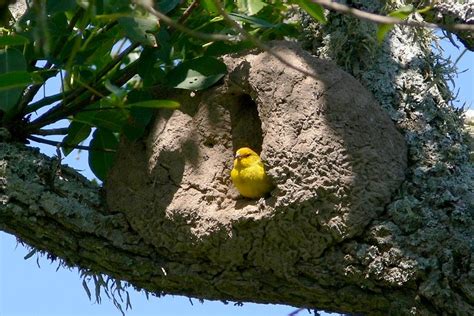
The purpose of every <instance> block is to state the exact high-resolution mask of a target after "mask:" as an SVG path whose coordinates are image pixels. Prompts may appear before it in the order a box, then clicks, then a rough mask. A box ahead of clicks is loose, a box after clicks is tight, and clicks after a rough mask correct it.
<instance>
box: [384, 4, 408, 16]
mask: <svg viewBox="0 0 474 316" xmlns="http://www.w3.org/2000/svg"><path fill="white" fill-rule="evenodd" d="M413 12H414V8H413V5H411V4H409V5H406V6H403V7H401V8H399V9H397V10H394V11H392V12H390V13H389V14H387V15H388V16H391V17H394V18H399V19H400V20H405V19H406V18H408V16H409V15H410V14H412V13H413Z"/></svg>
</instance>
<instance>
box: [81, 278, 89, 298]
mask: <svg viewBox="0 0 474 316" xmlns="http://www.w3.org/2000/svg"><path fill="white" fill-rule="evenodd" d="M82 287H83V288H84V290H85V291H86V294H87V296H88V297H89V300H91V290H89V287H88V286H87V282H86V279H83V280H82Z"/></svg>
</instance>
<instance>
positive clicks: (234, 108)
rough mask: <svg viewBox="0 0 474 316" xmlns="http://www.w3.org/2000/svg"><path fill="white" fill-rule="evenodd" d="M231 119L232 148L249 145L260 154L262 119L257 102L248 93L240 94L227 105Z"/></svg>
mask: <svg viewBox="0 0 474 316" xmlns="http://www.w3.org/2000/svg"><path fill="white" fill-rule="evenodd" d="M228 108H229V112H230V121H231V134H232V148H233V151H234V152H235V151H236V150H237V149H239V148H241V147H250V148H251V149H253V150H254V151H255V152H257V153H258V154H260V152H261V151H262V143H263V132H262V121H261V120H260V117H259V114H258V107H257V104H255V102H254V101H253V100H252V97H251V96H250V95H248V94H240V95H238V96H236V97H235V98H234V99H233V102H230V103H229V105H228Z"/></svg>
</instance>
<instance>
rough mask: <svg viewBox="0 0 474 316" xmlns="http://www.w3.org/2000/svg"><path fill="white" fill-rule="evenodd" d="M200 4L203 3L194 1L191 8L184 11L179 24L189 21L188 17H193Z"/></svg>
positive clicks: (198, 0)
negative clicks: (192, 14)
mask: <svg viewBox="0 0 474 316" xmlns="http://www.w3.org/2000/svg"><path fill="white" fill-rule="evenodd" d="M199 2H201V1H200V0H194V1H193V2H191V4H190V5H189V7H187V8H186V10H184V12H183V15H181V17H180V18H179V19H178V23H179V24H183V23H184V21H186V20H187V19H188V17H189V16H190V15H191V13H192V12H193V10H194V9H195V8H197V7H198V6H199Z"/></svg>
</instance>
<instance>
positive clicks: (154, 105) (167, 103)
mask: <svg viewBox="0 0 474 316" xmlns="http://www.w3.org/2000/svg"><path fill="white" fill-rule="evenodd" d="M179 106H180V104H179V102H177V101H173V100H148V101H141V102H135V103H131V104H127V105H126V107H127V108H133V107H137V108H150V109H173V110H174V109H177V108H179Z"/></svg>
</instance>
